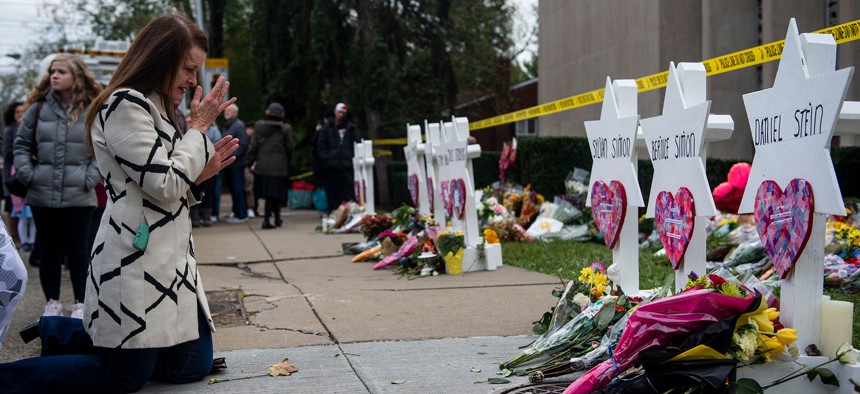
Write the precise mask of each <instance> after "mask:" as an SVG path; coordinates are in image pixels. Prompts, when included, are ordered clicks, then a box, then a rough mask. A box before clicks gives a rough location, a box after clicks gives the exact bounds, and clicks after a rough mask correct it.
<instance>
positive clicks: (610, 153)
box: [591, 135, 633, 159]
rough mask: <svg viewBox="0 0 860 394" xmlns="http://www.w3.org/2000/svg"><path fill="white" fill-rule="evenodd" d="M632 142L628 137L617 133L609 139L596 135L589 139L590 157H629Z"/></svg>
mask: <svg viewBox="0 0 860 394" xmlns="http://www.w3.org/2000/svg"><path fill="white" fill-rule="evenodd" d="M632 148H633V142H632V141H631V139H630V138H625V137H622V136H621V135H619V136H618V137H615V138H612V139H611V140H609V139H606V138H603V137H597V138H595V139H592V140H591V158H592V159H607V158H611V159H617V158H622V157H626V158H630V157H631V154H632Z"/></svg>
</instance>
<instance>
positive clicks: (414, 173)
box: [403, 125, 430, 215]
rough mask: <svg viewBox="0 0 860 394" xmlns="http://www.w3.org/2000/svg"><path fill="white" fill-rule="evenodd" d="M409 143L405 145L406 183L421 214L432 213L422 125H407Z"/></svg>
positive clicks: (413, 202) (410, 195) (414, 204)
mask: <svg viewBox="0 0 860 394" xmlns="http://www.w3.org/2000/svg"><path fill="white" fill-rule="evenodd" d="M406 138H407V144H406V146H404V147H403V153H404V155H405V156H406V168H407V174H406V185H407V187H408V189H409V197H410V198H411V199H412V204H413V206H414V207H415V208H417V209H418V213H420V214H421V215H427V214H429V213H430V202H429V201H428V197H427V196H428V195H427V191H428V190H427V174H426V170H425V161H424V149H423V147H421V148H422V149H419V146H420V145H423V144H421V126H418V125H406Z"/></svg>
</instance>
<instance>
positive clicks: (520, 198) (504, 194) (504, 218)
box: [475, 183, 544, 242]
mask: <svg viewBox="0 0 860 394" xmlns="http://www.w3.org/2000/svg"><path fill="white" fill-rule="evenodd" d="M543 203H544V197H543V196H542V195H540V194H539V193H537V192H536V191H534V190H532V189H531V185H527V186H526V187H525V188H523V187H521V186H518V185H513V184H499V183H496V184H494V186H490V187H487V188H485V189H483V197H482V199H481V201H480V202H477V203H476V204H475V209H476V211H477V213H478V219H479V221H480V222H481V223H480V225H481V227H484V228H491V229H493V230H494V231H496V233H497V234H498V236H499V237H500V239H501V240H503V241H520V242H528V241H530V240H531V237H529V236H528V235H527V234H526V228H527V227H528V226H529V224H531V223H532V222H533V221H534V219H535V218H536V217H537V215H538V212H539V210H540V206H541V205H542V204H543Z"/></svg>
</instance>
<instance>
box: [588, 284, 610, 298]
mask: <svg viewBox="0 0 860 394" xmlns="http://www.w3.org/2000/svg"><path fill="white" fill-rule="evenodd" d="M605 291H606V286H604V285H594V287H593V288H592V289H591V294H592V295H593V296H594V297H595V298H597V299H598V300H599V299H600V297H603V292H605Z"/></svg>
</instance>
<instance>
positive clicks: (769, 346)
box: [758, 338, 785, 356]
mask: <svg viewBox="0 0 860 394" xmlns="http://www.w3.org/2000/svg"><path fill="white" fill-rule="evenodd" d="M758 349H759V351H761V352H762V353H765V354H767V355H768V356H775V355H777V354H779V353H781V352H782V350H783V349H785V345H784V344H783V343H782V342H780V341H779V340H777V339H776V338H765V339H764V342H763V343H761V342H760V343H759V346H758Z"/></svg>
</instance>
